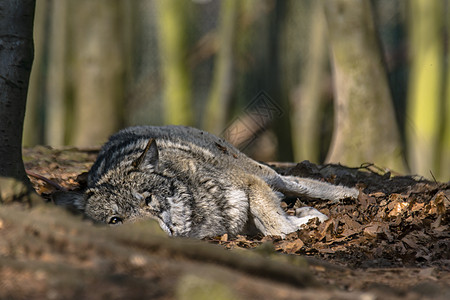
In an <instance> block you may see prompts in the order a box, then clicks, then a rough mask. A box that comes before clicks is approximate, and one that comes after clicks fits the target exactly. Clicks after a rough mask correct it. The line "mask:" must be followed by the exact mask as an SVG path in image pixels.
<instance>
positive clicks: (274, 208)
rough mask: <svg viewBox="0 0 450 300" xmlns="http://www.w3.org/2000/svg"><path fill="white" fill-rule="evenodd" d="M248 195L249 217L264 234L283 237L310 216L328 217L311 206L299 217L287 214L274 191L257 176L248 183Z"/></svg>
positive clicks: (321, 218) (297, 227)
mask: <svg viewBox="0 0 450 300" xmlns="http://www.w3.org/2000/svg"><path fill="white" fill-rule="evenodd" d="M248 197H249V204H250V206H249V210H250V218H252V219H253V221H254V224H255V225H256V227H257V228H258V229H259V230H260V231H261V232H262V233H263V234H264V235H279V236H282V237H284V236H285V235H286V234H288V233H291V232H294V231H297V230H298V229H300V227H301V225H303V224H306V223H307V222H308V221H309V220H310V219H312V218H316V217H318V218H319V220H321V221H324V220H326V219H328V218H327V216H325V215H324V214H322V213H320V212H319V211H318V210H316V209H313V208H311V210H310V211H309V212H306V211H305V212H306V213H303V214H302V216H301V217H297V216H288V215H287V214H286V213H285V212H284V211H283V209H282V208H281V207H280V199H279V198H278V197H277V195H276V193H275V192H273V191H272V189H271V188H270V187H269V186H268V185H267V184H266V183H265V182H264V181H262V180H260V179H259V178H254V179H253V180H252V182H251V183H250V184H249V190H248Z"/></svg>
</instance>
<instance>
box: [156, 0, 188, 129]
mask: <svg viewBox="0 0 450 300" xmlns="http://www.w3.org/2000/svg"><path fill="white" fill-rule="evenodd" d="M157 4H158V25H159V28H158V31H159V43H160V47H159V52H160V56H161V66H162V71H163V80H164V121H165V123H168V124H181V125H192V123H193V118H194V116H193V109H192V107H193V104H192V86H191V74H190V71H189V66H188V62H187V57H188V55H187V54H188V51H187V44H188V26H189V25H188V22H187V17H188V11H189V5H190V3H189V2H188V1H184V0H158V1H157Z"/></svg>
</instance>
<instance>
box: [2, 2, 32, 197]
mask: <svg viewBox="0 0 450 300" xmlns="http://www.w3.org/2000/svg"><path fill="white" fill-rule="evenodd" d="M34 10H35V1H34V0H23V1H7V0H3V1H0V91H1V94H0V202H2V201H4V202H5V201H8V200H10V199H11V198H18V197H22V196H23V195H25V194H28V192H29V191H31V184H30V182H29V179H28V177H27V176H26V174H25V168H24V165H23V161H22V130H23V121H24V116H25V106H26V100H27V91H28V83H29V79H30V72H31V66H32V63H33V56H34V53H33V52H34V50H33V21H34ZM18 186H19V188H17V187H18Z"/></svg>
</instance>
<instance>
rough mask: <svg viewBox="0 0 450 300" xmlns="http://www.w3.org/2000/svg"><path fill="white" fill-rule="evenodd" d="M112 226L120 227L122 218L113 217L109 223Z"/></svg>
mask: <svg viewBox="0 0 450 300" xmlns="http://www.w3.org/2000/svg"><path fill="white" fill-rule="evenodd" d="M108 224H110V225H120V224H122V218H120V217H111V218H110V219H109V221H108Z"/></svg>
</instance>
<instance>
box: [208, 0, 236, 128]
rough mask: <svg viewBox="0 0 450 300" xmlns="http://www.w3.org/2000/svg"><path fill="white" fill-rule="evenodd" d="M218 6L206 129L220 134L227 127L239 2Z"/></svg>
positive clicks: (233, 0)
mask: <svg viewBox="0 0 450 300" xmlns="http://www.w3.org/2000/svg"><path fill="white" fill-rule="evenodd" d="M221 4H222V6H221V9H220V14H221V21H220V29H219V36H218V37H217V38H218V39H219V41H220V42H219V49H220V50H219V52H218V53H217V56H216V60H215V64H214V77H213V80H212V87H211V93H210V95H209V99H208V104H207V105H208V109H207V112H206V115H205V126H204V129H206V130H207V131H209V132H212V133H214V134H220V133H221V132H222V131H223V130H224V129H225V126H226V123H227V120H228V114H229V111H230V102H231V96H232V92H233V81H234V76H233V64H234V45H235V39H236V38H235V34H236V22H237V12H238V5H239V1H236V0H228V1H223V2H222V3H221Z"/></svg>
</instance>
